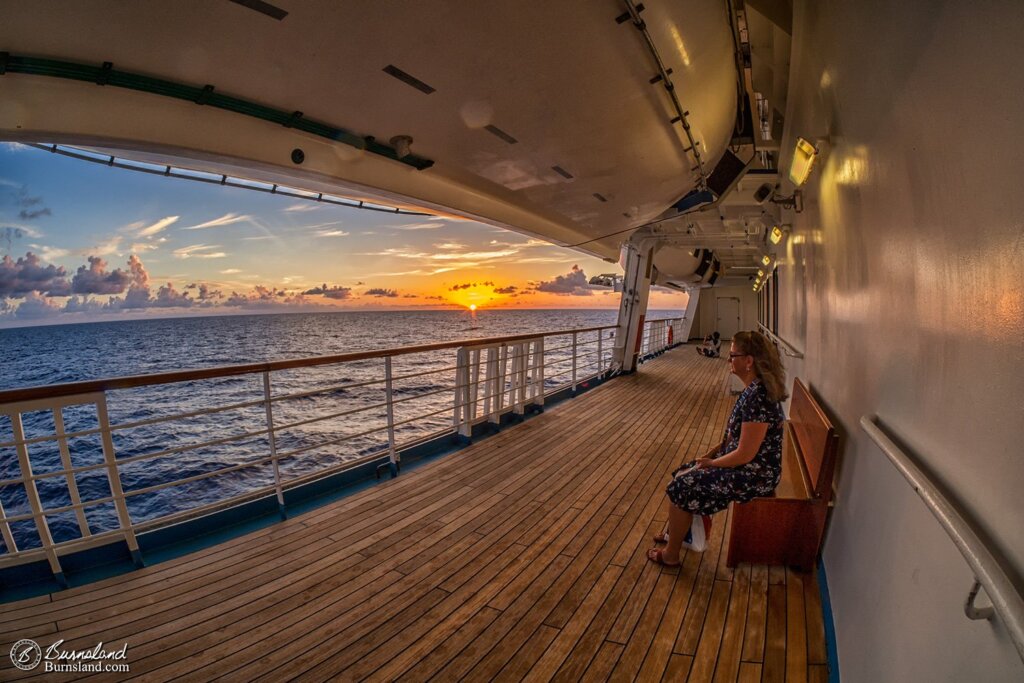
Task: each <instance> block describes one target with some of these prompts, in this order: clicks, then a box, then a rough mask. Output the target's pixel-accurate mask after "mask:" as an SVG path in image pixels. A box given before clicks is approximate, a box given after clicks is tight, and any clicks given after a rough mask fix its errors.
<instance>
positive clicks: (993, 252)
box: [702, 0, 1024, 682]
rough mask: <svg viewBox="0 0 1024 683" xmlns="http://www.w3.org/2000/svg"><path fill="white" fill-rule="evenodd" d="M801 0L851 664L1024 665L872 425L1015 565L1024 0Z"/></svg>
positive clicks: (843, 612)
mask: <svg viewBox="0 0 1024 683" xmlns="http://www.w3.org/2000/svg"><path fill="white" fill-rule="evenodd" d="M796 5H797V6H796V7H795V16H794V53H793V63H792V64H793V66H792V70H791V78H790V95H789V100H788V109H789V111H788V112H787V121H788V129H787V130H788V136H789V137H787V139H786V140H784V144H783V149H788V150H791V149H792V147H793V143H794V141H795V138H794V137H793V136H795V135H801V136H804V137H806V138H808V139H811V140H814V139H818V138H824V137H825V136H829V138H830V139H829V140H828V142H826V143H825V144H823V145H822V150H823V153H824V154H823V157H822V159H821V160H820V161H822V162H823V163H821V164H820V165H818V166H817V167H816V168H815V170H814V172H813V174H812V176H811V179H810V181H808V183H807V186H806V191H807V193H806V199H807V201H806V210H805V211H804V212H803V213H802V214H800V215H798V216H797V219H796V222H795V230H794V233H793V238H792V239H790V240H789V241H788V244H787V255H786V257H785V258H784V259H783V260H782V266H781V267H780V269H779V272H780V285H781V290H780V317H779V334H780V336H782V337H783V338H784V339H786V340H788V341H790V342H792V343H793V344H794V345H795V346H797V347H798V348H801V349H803V350H805V353H806V358H805V360H804V361H802V363H794V361H792V360H791V359H790V360H788V364H789V366H790V367H789V370H790V376H791V377H792V376H793V375H799V376H801V377H806V378H807V379H808V380H809V382H810V386H811V387H812V390H813V391H814V392H815V393H816V394H817V395H818V396H819V397H820V398H821V399H822V401H823V402H824V404H825V405H826V406H827V409H828V410H829V412H830V413H831V414H832V415H833V417H835V418H837V419H838V421H839V423H840V427H841V429H842V432H843V441H842V444H843V445H842V460H841V465H840V467H841V469H840V472H839V474H838V496H837V503H836V507H835V510H834V513H833V515H832V519H831V524H830V528H829V531H828V536H827V540H826V546H825V551H824V561H825V567H826V570H827V574H828V583H829V588H830V590H831V597H832V607H833V614H834V618H835V626H836V630H837V634H838V635H837V640H838V650H839V660H840V664H841V676H842V679H843V680H844V681H848V682H860V681H1020V680H1024V665H1022V664H1021V661H1020V659H1019V658H1018V655H1017V653H1016V651H1015V650H1014V648H1013V646H1012V644H1011V642H1010V640H1009V638H1008V636H1007V634H1006V632H1005V631H1004V630H1003V629H1002V628H1001V627H1000V626H999V625H997V624H993V623H991V622H984V621H980V622H978V621H969V620H968V619H966V618H965V617H964V614H963V610H962V605H963V601H964V599H965V597H966V594H967V591H968V590H969V588H970V586H971V582H972V578H973V577H972V574H971V572H970V570H969V569H968V567H967V565H966V563H965V562H964V561H963V559H962V558H961V556H960V554H959V552H958V551H957V550H956V549H955V547H954V546H953V543H952V542H951V541H950V540H949V539H948V537H947V536H946V535H945V533H944V532H943V531H942V530H941V528H940V526H939V524H938V522H937V521H935V520H934V518H933V517H932V516H931V514H930V513H929V512H928V511H927V509H926V508H925V506H924V504H923V503H922V502H921V501H920V499H919V498H918V496H917V495H916V494H915V493H914V492H913V491H912V490H911V489H910V487H909V486H908V485H907V484H906V483H905V482H904V480H903V479H902V477H901V476H900V475H899V474H898V473H897V472H896V471H895V470H894V468H893V467H892V466H891V465H890V464H889V463H888V461H887V460H886V459H885V457H884V456H883V455H882V453H881V452H880V451H879V450H878V449H877V448H876V447H875V446H874V445H873V444H872V442H871V441H870V440H869V439H868V437H867V436H866V435H865V434H864V433H863V432H862V431H861V430H860V428H859V426H858V420H859V418H860V416H861V415H864V414H877V415H878V416H879V417H880V419H881V420H882V422H883V424H884V425H885V427H886V428H887V430H888V431H889V433H890V434H892V435H894V436H895V437H896V438H898V439H899V440H900V441H901V442H902V443H903V444H904V445H905V447H906V448H907V449H908V451H909V452H910V453H912V454H913V455H915V456H916V457H917V458H919V462H920V463H921V464H922V465H923V466H924V467H925V468H926V469H928V470H930V471H931V472H933V473H934V475H935V476H936V477H937V478H938V479H939V481H941V482H942V484H943V485H944V487H945V488H946V489H947V491H948V492H949V493H950V494H951V495H952V497H953V498H954V499H956V500H957V501H959V502H960V503H961V504H962V505H963V507H964V508H966V511H967V512H968V514H969V516H970V518H971V519H972V520H973V521H974V522H975V523H976V525H977V527H978V528H979V529H980V531H981V532H982V534H983V535H984V536H987V537H988V538H989V539H990V540H991V544H992V546H993V548H994V549H995V551H996V552H997V554H998V555H1000V556H1002V557H1003V558H1005V561H1006V566H1007V567H1008V569H1009V570H1010V571H1011V575H1012V576H1013V577H1014V579H1015V580H1017V581H1020V579H1021V576H1022V574H1024V448H1022V443H1024V433H1022V426H1024V410H1022V406H1024V373H1022V368H1024V343H1022V341H1024V294H1022V292H1024V285H1022V282H1024V278H1022V273H1024V190H1022V189H1021V177H1022V171H1021V169H1022V165H1024V143H1022V141H1021V140H1022V138H1021V125H1022V123H1024V88H1022V76H1021V74H1022V73H1024V50H1022V49H1021V48H1020V43H1019V38H1020V31H1021V29H1022V28H1024V3H1020V2H1012V1H1006V2H975V3H965V2H952V1H950V2H924V1H918V2H907V3H893V2H881V1H874V2H856V3H851V2H840V1H838V0H830V1H822V2H807V1H804V2H798V3H796ZM783 162H784V164H787V169H788V158H784V160H783ZM702 303H703V302H702ZM979 604H986V601H985V599H984V598H979Z"/></svg>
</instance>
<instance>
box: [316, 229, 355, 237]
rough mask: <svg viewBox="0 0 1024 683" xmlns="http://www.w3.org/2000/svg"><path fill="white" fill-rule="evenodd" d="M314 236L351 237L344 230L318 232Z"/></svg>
mask: <svg viewBox="0 0 1024 683" xmlns="http://www.w3.org/2000/svg"><path fill="white" fill-rule="evenodd" d="M314 234H315V235H316V236H317V237H347V236H348V235H349V233H347V232H345V231H344V230H317V231H316V232H315V233H314Z"/></svg>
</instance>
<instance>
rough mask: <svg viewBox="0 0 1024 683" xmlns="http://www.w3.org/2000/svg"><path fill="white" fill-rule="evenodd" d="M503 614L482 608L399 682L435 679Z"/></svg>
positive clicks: (488, 608)
mask: <svg viewBox="0 0 1024 683" xmlns="http://www.w3.org/2000/svg"><path fill="white" fill-rule="evenodd" d="M499 614H501V612H499V611H498V610H496V609H491V608H490V607H483V608H481V609H480V610H479V611H478V612H477V613H476V614H474V615H473V616H472V617H470V619H469V620H468V621H467V622H466V623H465V624H463V626H462V627H461V628H459V630H457V631H456V632H455V633H453V634H452V635H451V637H448V638H444V639H442V640H441V642H440V643H438V645H437V647H435V648H434V649H433V650H431V651H430V654H428V655H427V656H425V657H423V658H422V659H420V660H419V661H418V662H417V663H416V665H415V666H414V667H412V668H411V669H409V670H408V671H406V672H405V673H404V674H402V676H401V677H400V678H398V680H399V681H425V680H428V679H430V678H433V677H434V674H436V673H437V671H438V670H439V669H441V668H442V667H444V666H445V665H446V664H447V663H448V661H449V660H450V659H451V658H452V657H454V656H455V655H457V654H458V653H459V652H461V651H462V648H464V647H466V645H468V644H469V643H471V642H473V640H475V639H476V637H477V636H478V635H479V634H480V632H481V631H483V630H484V629H485V628H487V626H488V625H490V623H491V622H492V621H494V620H495V619H497V618H498V615H499Z"/></svg>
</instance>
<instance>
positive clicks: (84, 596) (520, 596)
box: [0, 348, 827, 682]
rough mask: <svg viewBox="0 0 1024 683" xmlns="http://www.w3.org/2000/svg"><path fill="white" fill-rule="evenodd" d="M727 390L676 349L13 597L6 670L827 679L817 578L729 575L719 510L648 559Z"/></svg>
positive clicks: (6, 619)
mask: <svg viewBox="0 0 1024 683" xmlns="http://www.w3.org/2000/svg"><path fill="white" fill-rule="evenodd" d="M726 380H727V374H726V369H725V364H724V363H722V362H721V361H716V360H710V359H704V358H700V357H698V356H697V355H696V354H694V353H693V352H692V351H691V350H690V349H688V348H684V349H678V350H676V351H674V352H670V353H668V354H666V355H664V356H662V357H661V358H659V359H657V360H654V361H653V362H650V363H648V364H646V365H644V366H642V367H641V369H640V371H639V372H638V373H636V374H634V375H632V376H629V377H624V378H619V379H616V380H614V381H611V382H609V383H607V384H605V385H603V386H601V387H599V388H597V389H595V390H594V391H592V392H589V393H587V394H584V395H583V396H580V397H578V398H576V399H573V400H571V401H568V402H566V403H563V404H561V405H559V406H557V407H555V408H552V409H551V410H549V411H547V412H546V413H544V414H543V415H540V416H537V417H535V418H533V419H530V420H528V421H527V422H525V423H523V424H520V425H518V426H515V427H510V428H506V429H505V430H503V431H502V432H501V433H500V434H498V435H495V436H492V437H490V438H487V439H484V440H481V441H479V442H478V443H476V444H474V445H473V446H471V447H469V448H466V449H464V450H462V451H460V452H458V453H456V454H454V455H452V456H448V457H446V458H443V459H440V460H438V461H436V462H433V463H431V464H429V465H426V466H424V467H422V468H419V469H417V470H414V471H411V472H408V473H405V474H403V475H402V476H400V477H399V478H398V479H395V480H393V481H389V482H387V483H384V484H382V485H380V486H376V487H373V488H371V489H369V490H366V491H363V492H361V493H358V494H356V495H353V496H351V497H348V498H345V499H343V500H340V501H337V502H335V503H332V504H329V505H327V506H325V507H322V508H319V509H317V510H314V511H312V512H309V513H307V514H304V515H302V516H299V517H296V518H293V519H289V520H287V521H285V522H282V523H280V524H276V525H273V526H271V527H268V528H265V529H263V530H260V531H256V532H253V533H250V534H248V535H246V536H242V537H239V538H236V539H233V540H231V541H228V542H226V543H223V544H221V545H218V546H215V547H212V548H209V549H206V550H203V551H200V552H196V553H193V554H191V555H187V556H183V557H180V558H177V559H175V560H171V561H168V562H164V563H161V564H158V565H154V566H151V567H147V568H145V569H141V570H138V571H135V572H132V573H130V574H127V575H124V576H119V577H115V578H112V579H108V580H104V581H101V582H97V583H93V584H90V585H87V586H82V587H78V588H72V589H69V590H65V591H61V592H58V593H54V594H52V595H49V596H42V597H40V598H34V599H31V600H26V601H22V602H18V603H11V604H7V605H3V607H2V609H0V644H2V645H0V648H2V652H3V661H2V663H0V679H4V680H7V679H12V678H18V677H19V675H20V676H27V675H28V674H27V673H25V672H20V671H18V670H16V669H13V668H12V666H11V662H10V659H9V658H8V657H7V652H8V651H9V649H10V646H11V644H12V643H13V642H14V641H16V640H18V639H20V638H33V639H35V640H36V641H37V642H38V643H39V644H40V645H41V646H42V647H43V648H44V649H45V648H46V646H47V645H49V644H50V643H52V642H54V641H56V640H57V639H61V638H63V639H65V641H66V647H67V648H88V647H92V646H94V645H95V644H96V643H97V642H98V641H103V642H104V643H105V644H106V645H107V646H115V645H116V646H118V647H119V646H120V644H121V643H122V642H124V641H127V643H128V650H127V663H128V664H129V665H130V667H131V672H130V674H112V675H108V677H109V679H111V680H125V679H126V678H129V677H132V678H134V677H137V678H140V679H144V680H168V679H172V678H179V677H181V678H183V679H184V680H212V679H215V678H220V677H223V678H225V679H227V680H237V681H252V680H260V681H281V680H288V679H292V678H297V679H300V680H311V681H317V680H327V679H335V680H362V679H367V680H381V681H384V680H388V681H390V680H403V681H405V680H408V681H421V680H428V679H432V680H460V679H465V680H473V681H490V680H509V681H518V680H523V679H528V680H551V679H554V680H559V681H576V680H588V681H589V680H607V679H612V680H644V681H659V680H665V681H679V682H682V681H694V682H696V681H741V682H748V681H749V682H753V681H759V680H760V681H783V680H785V681H804V680H808V681H825V680H826V679H827V672H826V666H825V661H826V655H825V642H824V634H823V629H822V619H821V607H820V604H819V599H818V590H817V586H816V583H815V579H814V577H813V575H809V574H799V573H796V572H793V571H790V570H787V569H785V568H782V567H766V566H761V565H753V566H751V565H741V566H739V567H737V568H736V569H735V570H730V569H728V568H727V567H726V566H725V553H724V552H720V550H721V546H722V538H723V536H724V532H725V527H726V526H727V524H728V519H727V517H728V513H721V514H719V515H718V516H717V518H716V520H715V525H714V529H713V533H712V536H711V543H710V547H709V548H708V550H707V551H705V552H704V553H703V554H697V553H692V552H689V553H686V554H685V556H684V558H683V559H684V562H683V565H682V567H681V568H680V569H666V568H661V567H658V566H656V565H654V564H652V563H650V562H648V561H647V560H646V558H645V554H644V553H645V551H646V549H647V548H648V547H650V546H651V543H650V536H651V535H652V533H654V532H656V531H657V530H659V529H660V528H661V526H662V524H663V521H664V519H665V510H664V509H663V498H664V495H663V491H664V487H665V484H666V482H667V476H668V473H669V472H670V471H671V470H672V469H673V468H674V467H675V466H677V465H678V464H679V463H680V462H682V461H683V460H687V459H690V458H692V457H693V456H694V455H695V454H697V452H698V451H700V450H701V449H704V448H707V447H709V445H710V444H711V443H712V442H713V441H717V439H718V438H719V437H720V434H721V431H722V429H723V426H724V422H725V419H726V416H727V414H728V411H729V409H730V407H731V405H732V397H731V396H729V394H728V391H727V381H726ZM41 670H42V667H41V666H40V667H39V668H38V669H37V670H36V671H35V672H33V673H35V674H36V675H39V673H40V672H41ZM80 676H81V675H80V674H79V675H77V676H71V675H70V674H63V677H64V679H71V678H73V677H75V678H77V677H80ZM49 678H53V679H54V680H59V679H61V676H54V675H52V674H51V675H50V676H49V677H48V679H49ZM90 680H91V679H90Z"/></svg>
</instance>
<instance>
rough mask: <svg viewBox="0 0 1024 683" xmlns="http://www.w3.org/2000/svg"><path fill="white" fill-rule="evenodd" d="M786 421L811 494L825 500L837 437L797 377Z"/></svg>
mask: <svg viewBox="0 0 1024 683" xmlns="http://www.w3.org/2000/svg"><path fill="white" fill-rule="evenodd" d="M789 419H790V422H791V424H792V429H793V436H794V438H795V439H796V445H797V452H798V454H799V455H800V458H801V459H802V460H803V463H804V466H805V467H806V468H807V475H808V477H809V478H810V483H811V487H812V489H813V490H812V495H813V496H814V497H815V498H824V499H825V500H829V499H830V498H831V495H832V472H833V470H834V468H835V455H836V445H837V442H838V437H837V436H836V431H835V428H834V427H833V426H832V423H831V422H830V421H829V419H828V417H826V416H825V413H824V412H823V411H822V409H821V407H820V406H819V405H818V403H817V402H816V401H815V400H814V397H813V396H811V392H809V391H808V390H807V387H805V386H804V384H803V382H801V381H800V379H799V378H797V379H794V380H793V400H792V401H791V402H790V404H789Z"/></svg>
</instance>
